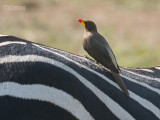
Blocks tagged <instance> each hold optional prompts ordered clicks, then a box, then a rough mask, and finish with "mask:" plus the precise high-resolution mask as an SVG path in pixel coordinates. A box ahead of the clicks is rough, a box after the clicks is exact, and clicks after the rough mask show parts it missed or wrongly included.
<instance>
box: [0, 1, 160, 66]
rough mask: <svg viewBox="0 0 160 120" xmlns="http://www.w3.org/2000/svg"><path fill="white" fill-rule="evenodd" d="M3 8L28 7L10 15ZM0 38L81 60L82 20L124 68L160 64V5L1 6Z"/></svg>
mask: <svg viewBox="0 0 160 120" xmlns="http://www.w3.org/2000/svg"><path fill="white" fill-rule="evenodd" d="M3 5H24V6H25V7H26V10H25V11H7V10H4V8H3ZM0 14H1V16H3V17H1V18H0V21H1V22H0V28H1V30H0V33H1V34H8V35H13V36H17V37H20V38H24V39H27V40H30V41H34V42H38V43H41V44H45V45H48V46H51V47H55V48H58V49H62V50H65V51H68V52H72V53H74V54H78V55H81V56H84V55H86V54H87V53H86V52H85V51H84V50H83V47H82V37H83V27H82V26H81V24H79V23H78V22H77V19H78V18H84V19H91V20H93V21H95V22H96V24H97V27H98V31H99V32H100V33H101V34H102V35H103V36H104V37H105V38H106V39H107V41H108V42H109V44H110V46H111V48H112V49H113V51H114V53H115V56H116V58H117V61H118V63H119V65H120V66H125V67H151V66H156V65H159V64H160V48H159V44H160V40H159V38H160V34H159V31H160V27H159V26H160V22H159V20H160V1H159V0H153V1H150V0H141V1H139V0H134V1H133V0H127V1H124V0H112V1H106V0H99V1H96V0H85V1H84V0H81V1H75V0H45V1H42V0H41V1H38V0H35V1H33V2H32V1H22V0H14V1H11V0H5V1H1V8H0Z"/></svg>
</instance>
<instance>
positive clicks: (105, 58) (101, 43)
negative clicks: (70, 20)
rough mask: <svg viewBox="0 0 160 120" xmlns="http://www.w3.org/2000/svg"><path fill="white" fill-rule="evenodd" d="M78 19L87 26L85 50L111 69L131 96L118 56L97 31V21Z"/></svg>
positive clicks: (121, 86) (118, 82) (119, 83)
mask: <svg viewBox="0 0 160 120" xmlns="http://www.w3.org/2000/svg"><path fill="white" fill-rule="evenodd" d="M78 21H79V22H80V23H81V24H82V25H83V26H84V27H85V30H84V36H83V48H84V50H85V51H87V52H88V54H89V55H90V56H92V57H93V58H94V59H95V60H96V61H97V62H98V63H100V64H102V65H103V66H104V67H106V68H108V69H109V70H110V71H111V73H112V75H113V77H114V79H115V81H116V82H117V84H118V85H119V86H120V88H121V89H122V90H123V92H124V93H125V94H126V95H128V96H129V93H128V90H127V88H126V86H125V84H124V82H123V80H122V78H121V77H120V75H119V72H120V69H119V66H118V64H117V61H116V58H115V56H114V54H113V52H112V50H111V48H110V46H109V44H108V43H107V41H106V40H105V38H104V37H103V36H102V35H100V34H99V33H98V32H97V27H96V25H95V23H94V22H92V21H89V20H87V21H83V20H82V19H78Z"/></svg>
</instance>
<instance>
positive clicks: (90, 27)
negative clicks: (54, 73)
mask: <svg viewBox="0 0 160 120" xmlns="http://www.w3.org/2000/svg"><path fill="white" fill-rule="evenodd" d="M78 21H79V22H80V23H81V24H82V25H83V26H84V27H85V29H86V30H87V31H89V32H97V27H96V24H95V23H94V22H93V21H90V20H86V21H83V20H82V19H78Z"/></svg>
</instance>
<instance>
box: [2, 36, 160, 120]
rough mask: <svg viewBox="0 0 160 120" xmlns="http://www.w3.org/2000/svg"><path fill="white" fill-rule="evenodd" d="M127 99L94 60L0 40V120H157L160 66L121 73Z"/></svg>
mask: <svg viewBox="0 0 160 120" xmlns="http://www.w3.org/2000/svg"><path fill="white" fill-rule="evenodd" d="M120 69H121V74H120V75H121V77H122V79H123V80H124V82H125V84H126V86H127V88H128V90H129V94H130V97H127V96H126V95H124V94H123V93H122V91H121V89H120V88H119V86H118V85H117V84H116V83H115V81H114V79H113V77H112V75H111V73H110V72H109V71H107V70H103V69H102V67H100V66H99V65H97V64H96V63H95V62H94V61H93V60H91V59H88V58H85V57H82V56H78V55H75V54H72V53H69V52H66V51H62V50H59V49H56V48H51V47H48V46H45V45H41V44H38V43H34V42H30V41H27V40H24V39H20V38H17V37H14V36H7V35H1V36H0V120H54V119H55V120H77V119H79V120H117V119H121V120H135V119H137V120H158V119H160V74H159V72H160V66H156V67H151V68H125V67H120Z"/></svg>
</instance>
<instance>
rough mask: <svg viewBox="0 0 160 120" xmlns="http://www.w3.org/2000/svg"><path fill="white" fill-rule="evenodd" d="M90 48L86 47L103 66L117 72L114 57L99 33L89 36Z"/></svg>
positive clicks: (117, 68)
mask: <svg viewBox="0 0 160 120" xmlns="http://www.w3.org/2000/svg"><path fill="white" fill-rule="evenodd" d="M88 42H90V43H89V44H90V46H89V47H90V48H89V49H88V51H87V52H88V53H89V54H90V55H91V56H92V57H93V58H94V59H96V60H97V61H98V62H100V63H101V64H102V65H104V66H105V67H107V68H109V69H110V70H112V71H115V72H118V71H119V67H118V64H117V61H116V58H115V56H114V54H113V52H112V50H111V48H110V46H109V44H108V43H107V41H106V40H105V39H104V37H103V36H101V35H100V34H98V35H96V34H95V35H93V36H92V37H90V40H89V41H88Z"/></svg>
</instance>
